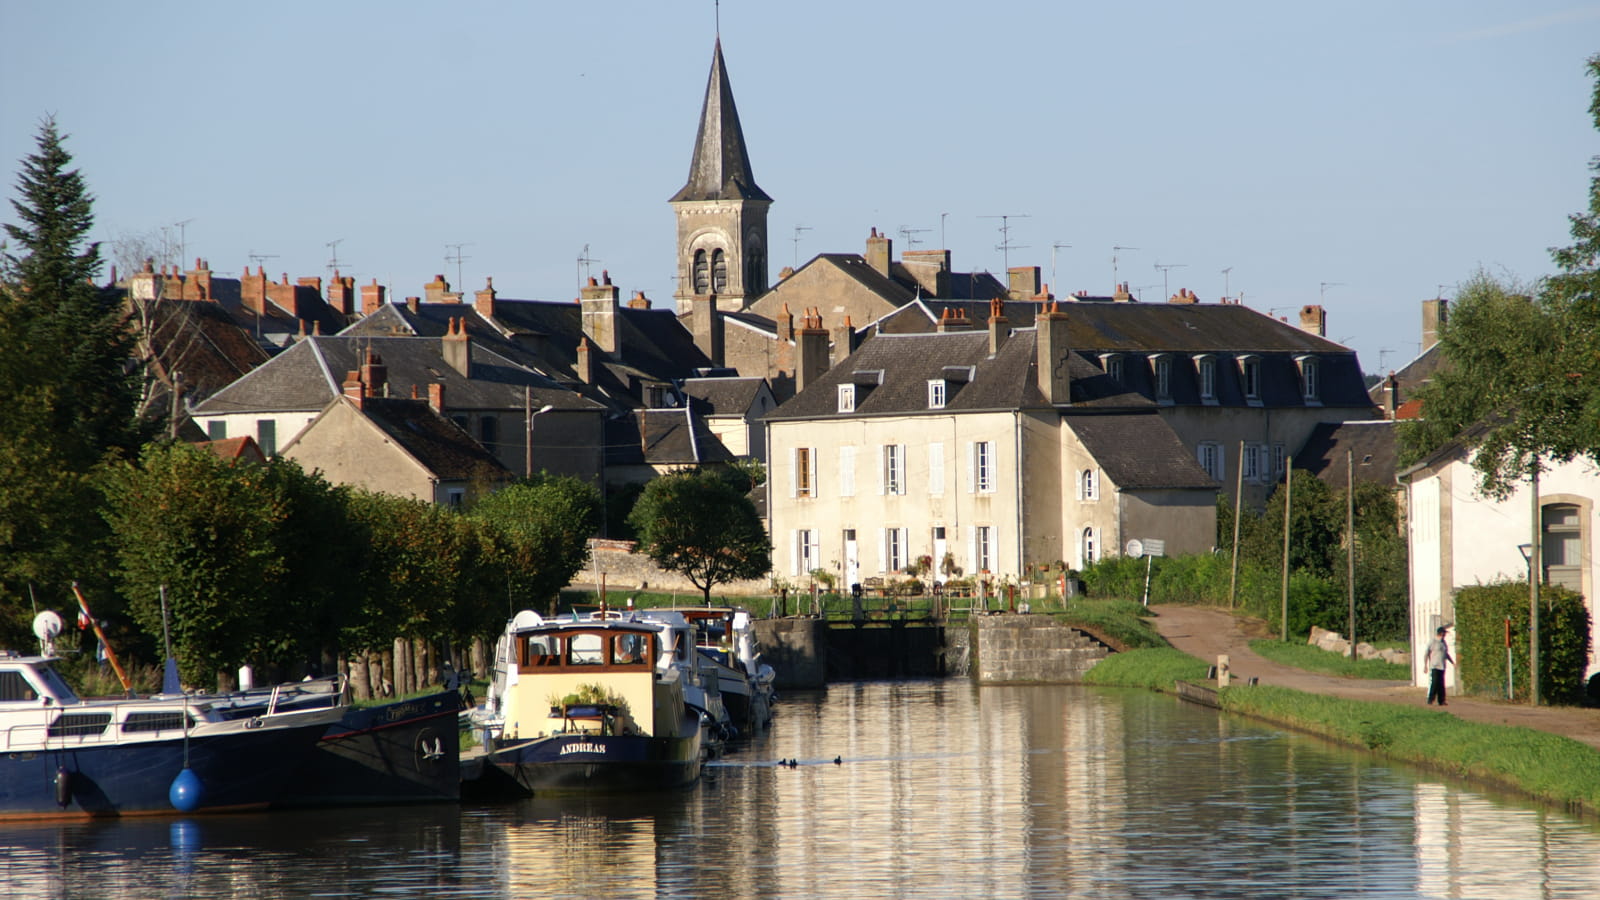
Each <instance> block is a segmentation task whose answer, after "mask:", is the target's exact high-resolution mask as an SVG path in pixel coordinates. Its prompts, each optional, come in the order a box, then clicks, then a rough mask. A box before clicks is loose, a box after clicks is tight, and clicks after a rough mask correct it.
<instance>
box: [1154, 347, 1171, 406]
mask: <svg viewBox="0 0 1600 900" xmlns="http://www.w3.org/2000/svg"><path fill="white" fill-rule="evenodd" d="M1150 368H1151V370H1152V373H1153V374H1154V375H1155V383H1156V399H1157V400H1171V399H1172V357H1170V356H1168V355H1167V354H1165V353H1157V354H1155V355H1154V356H1151V357H1150Z"/></svg>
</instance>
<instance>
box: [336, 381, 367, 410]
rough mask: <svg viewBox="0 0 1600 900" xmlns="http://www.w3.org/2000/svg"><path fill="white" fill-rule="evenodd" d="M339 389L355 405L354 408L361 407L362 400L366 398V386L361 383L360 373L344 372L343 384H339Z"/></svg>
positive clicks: (362, 404)
mask: <svg viewBox="0 0 1600 900" xmlns="http://www.w3.org/2000/svg"><path fill="white" fill-rule="evenodd" d="M340 390H341V391H342V392H343V393H344V396H345V397H346V398H347V399H348V400H349V401H350V402H351V403H354V404H355V405H356V409H361V408H363V406H364V403H363V402H362V401H364V400H365V399H366V396H367V391H366V386H365V385H363V384H362V383H361V373H359V372H347V373H345V376H344V384H342V385H340Z"/></svg>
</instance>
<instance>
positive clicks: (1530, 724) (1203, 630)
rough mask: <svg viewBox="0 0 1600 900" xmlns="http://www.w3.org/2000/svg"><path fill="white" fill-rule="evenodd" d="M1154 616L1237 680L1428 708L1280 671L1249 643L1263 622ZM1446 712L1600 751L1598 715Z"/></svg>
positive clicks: (1492, 703)
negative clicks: (1223, 661)
mask: <svg viewBox="0 0 1600 900" xmlns="http://www.w3.org/2000/svg"><path fill="white" fill-rule="evenodd" d="M1150 611H1151V612H1153V613H1155V626H1156V630H1157V631H1159V632H1160V633H1161V636H1162V637H1164V638H1166V639H1167V641H1168V642H1170V643H1171V644H1172V646H1174V647H1176V648H1178V649H1179V650H1182V651H1183V652H1185V653H1187V654H1189V655H1191V656H1195V657H1198V658H1200V659H1203V660H1205V661H1206V662H1207V663H1214V662H1216V660H1217V656H1218V655H1220V654H1223V653H1226V654H1228V665H1229V668H1230V669H1231V670H1232V672H1233V677H1234V678H1236V679H1237V678H1251V677H1254V678H1258V679H1260V683H1261V684H1271V685H1277V686H1279V687H1286V688H1294V689H1295V690H1297V691H1306V692H1307V693H1312V694H1329V695H1332V696H1336V697H1346V698H1349V699H1351V700H1373V701H1378V702H1382V703H1404V704H1409V705H1412V706H1425V705H1426V701H1427V696H1428V691H1427V689H1426V688H1421V687H1416V686H1413V685H1412V684H1411V682H1409V681H1374V680H1371V679H1363V678H1341V677H1339V676H1337V675H1322V674H1318V673H1316V672H1307V671H1305V670H1303V669H1296V668H1293V667H1291V666H1285V665H1280V664H1278V663H1275V662H1273V661H1271V660H1269V659H1266V658H1265V657H1262V656H1259V655H1257V654H1256V653H1254V652H1252V651H1251V649H1250V641H1252V640H1255V639H1257V638H1265V637H1275V636H1276V635H1275V634H1273V633H1270V632H1268V631H1267V630H1266V628H1265V626H1263V625H1262V624H1261V623H1260V622H1259V621H1257V620H1253V619H1247V618H1242V617H1238V616H1235V615H1233V614H1232V613H1230V612H1229V611H1227V610H1225V609H1216V608H1213V607H1202V606H1166V605H1156V606H1152V607H1150ZM1430 708H1432V707H1430ZM1444 711H1446V712H1450V713H1453V714H1455V715H1457V716H1460V717H1461V718H1463V719H1469V720H1471V721H1474V722H1487V723H1490V724H1494V725H1520V726H1522V727H1524V728H1534V729H1538V730H1540V731H1549V732H1553V733H1555V734H1562V735H1566V736H1567V737H1570V738H1572V739H1573V740H1577V741H1581V742H1583V743H1585V744H1588V745H1589V746H1591V747H1595V748H1600V709H1581V708H1577V707H1569V706H1537V707H1530V706H1526V705H1523V704H1516V703H1507V702H1505V701H1500V700H1487V699H1482V698H1478V697H1463V696H1460V695H1455V694H1452V696H1451V697H1450V703H1449V705H1448V706H1447V707H1445V709H1444Z"/></svg>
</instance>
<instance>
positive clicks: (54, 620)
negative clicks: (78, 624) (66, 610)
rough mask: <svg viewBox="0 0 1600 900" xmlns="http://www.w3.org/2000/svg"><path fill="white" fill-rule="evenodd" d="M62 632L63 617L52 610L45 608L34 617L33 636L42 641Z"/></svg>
mask: <svg viewBox="0 0 1600 900" xmlns="http://www.w3.org/2000/svg"><path fill="white" fill-rule="evenodd" d="M60 633H61V617H60V616H58V615H56V614H55V613H54V612H53V611H51V610H48V609H47V610H45V611H44V612H42V613H39V614H38V615H37V616H34V617H33V636H34V637H36V638H38V639H39V640H41V641H48V640H51V639H53V638H55V636H56V635H58V634H60Z"/></svg>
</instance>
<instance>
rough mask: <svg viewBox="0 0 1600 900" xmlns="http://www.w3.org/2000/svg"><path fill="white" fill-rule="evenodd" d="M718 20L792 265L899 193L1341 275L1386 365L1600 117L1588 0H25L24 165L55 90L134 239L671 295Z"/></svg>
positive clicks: (1405, 356) (1226, 290)
mask: <svg viewBox="0 0 1600 900" xmlns="http://www.w3.org/2000/svg"><path fill="white" fill-rule="evenodd" d="M719 21H720V35H721V40H722V43H723V52H724V56H725V59H726V61H727V66H728V74H729V78H730V80H731V82H732V85H733V90H734V95H735V98H736V101H737V104H738V108H739V114H740V118H741V120H742V122H743V126H744V134H745V139H746V142H747V144H748V146H749V148H750V154H751V159H752V166H753V168H754V171H755V176H756V180H757V182H758V183H759V184H760V186H761V187H762V188H763V189H764V190H765V191H766V192H767V193H768V194H770V195H771V196H772V197H773V198H774V203H773V205H772V208H771V211H770V213H769V241H770V245H771V247H772V252H771V253H770V260H771V263H772V266H773V269H774V271H773V272H772V273H771V274H772V276H773V278H774V279H776V276H777V271H776V270H777V269H778V268H780V267H782V266H785V265H796V264H800V263H804V262H805V261H806V260H808V259H810V258H812V257H813V256H815V255H816V254H818V253H825V252H855V253H860V252H863V250H864V248H865V242H866V238H867V235H868V233H869V232H870V230H871V229H872V228H877V229H879V230H880V231H885V232H888V233H889V234H890V236H891V237H892V238H893V239H894V242H895V253H896V254H897V255H898V254H899V253H900V252H902V251H904V250H906V249H924V250H926V249H935V248H938V247H940V246H941V244H942V245H943V246H944V247H945V248H947V249H949V250H950V251H951V253H952V257H953V262H954V267H955V268H956V269H957V270H958V271H990V272H993V273H995V274H996V275H997V276H1000V277H1002V278H1003V277H1004V275H1003V272H1004V270H1005V269H1006V267H1007V265H1008V264H1009V265H1011V266H1021V265H1037V266H1039V267H1040V268H1041V270H1042V272H1043V279H1044V280H1045V281H1046V282H1048V283H1049V284H1051V286H1052V289H1053V290H1054V291H1055V292H1056V293H1057V294H1058V295H1064V294H1068V293H1072V292H1075V291H1079V290H1087V291H1089V292H1090V293H1093V294H1107V293H1109V292H1110V291H1111V289H1112V286H1113V285H1114V284H1115V283H1116V282H1119V281H1121V282H1127V283H1129V284H1130V285H1131V286H1132V287H1133V289H1134V292H1135V294H1136V295H1138V296H1140V297H1142V298H1143V299H1145V300H1147V301H1159V300H1162V299H1164V298H1165V297H1166V296H1168V295H1170V294H1172V293H1176V292H1177V291H1178V290H1179V289H1180V288H1187V289H1189V290H1192V291H1194V292H1196V293H1197V294H1198V295H1199V296H1200V298H1201V299H1202V300H1203V301H1207V302H1214V301H1216V300H1218V299H1220V298H1222V297H1223V296H1229V297H1234V298H1240V299H1241V300H1242V302H1243V303H1245V304H1246V305H1248V306H1250V307H1252V308H1254V309H1257V310H1260V311H1262V312H1269V313H1271V314H1273V315H1278V316H1286V317H1288V318H1289V319H1290V321H1297V313H1298V310H1299V309H1300V307H1301V306H1302V305H1305V304H1309V303H1322V304H1323V305H1324V306H1325V308H1326V310H1327V318H1328V337H1330V338H1332V339H1334V340H1336V341H1339V342H1340V343H1343V344H1345V345H1347V346H1350V347H1351V348H1353V349H1355V350H1356V351H1357V352H1358V354H1359V356H1360V359H1361V363H1362V366H1363V368H1364V369H1365V370H1366V371H1368V372H1370V373H1378V372H1383V371H1388V370H1392V369H1396V368H1399V367H1400V366H1402V365H1404V364H1405V363H1406V362H1407V361H1409V360H1410V359H1412V358H1413V357H1414V356H1415V355H1416V354H1417V352H1418V349H1419V340H1420V337H1419V331H1420V324H1421V301H1423V300H1426V299H1430V298H1433V297H1436V296H1444V297H1450V296H1451V295H1452V292H1453V290H1454V286H1455V285H1456V284H1458V283H1460V282H1462V281H1465V280H1466V279H1468V278H1469V277H1470V276H1471V275H1472V274H1473V273H1474V272H1476V271H1477V270H1479V269H1480V268H1482V269H1485V270H1488V271H1490V272H1491V273H1494V274H1497V275H1501V276H1504V277H1510V278H1514V279H1518V280H1521V281H1524V282H1531V281H1533V280H1535V279H1537V278H1539V277H1541V276H1544V275H1548V274H1551V273H1552V272H1553V271H1554V269H1553V266H1552V264H1551V262H1550V257H1549V252H1548V251H1549V249H1550V248H1551V247H1556V246H1563V245H1566V244H1568V243H1570V242H1571V239H1570V233H1569V230H1568V229H1569V222H1568V216H1570V215H1572V214H1574V213H1580V212H1584V211H1585V209H1586V203H1587V196H1588V194H1587V191H1588V184H1589V178H1590V174H1591V173H1590V171H1589V169H1588V164H1589V161H1590V159H1591V158H1592V157H1594V156H1596V155H1597V154H1600V134H1597V132H1596V131H1595V128H1594V123H1593V121H1592V120H1591V118H1590V117H1589V114H1588V107H1589V101H1590V96H1591V90H1592V87H1593V85H1592V83H1591V82H1590V80H1589V79H1588V76H1587V73H1586V70H1585V60H1586V59H1587V58H1588V57H1589V56H1590V55H1593V54H1595V53H1600V3H1576V2H1571V0H1568V2H1542V0H1519V2H1516V3H1508V2H1478V0H1449V2H1444V0H1412V2H1400V3H1396V2H1393V0H1388V2H1365V0H1354V2H1341V3H1330V4H1308V3H1284V2H1282V0H1272V2H1226V0H1223V2H1217V3H1207V4H1199V3H1190V2H1156V0H1149V2H1121V3H1093V4H1091V3H1074V2H1061V0H988V2H984V3H972V2H957V0H875V2H874V0H867V2H863V0H852V2H843V0H807V2H804V3H775V2H771V0H726V2H723V3H721V5H720V10H719V9H718V8H717V7H716V6H715V5H714V3H713V2H712V0H612V2H607V3H566V4H553V3H548V2H526V3H509V2H508V3H490V2H472V0H467V2H458V3H449V4H446V3H428V4H423V3H415V2H409V0H385V2H345V0H341V2H335V3H326V2H319V3H312V2H303V0H280V2H275V3H271V4H248V5H247V4H236V3H216V2H177V0H146V2H141V3H117V2H111V0H100V2H79V0H0V34H4V35H6V41H5V46H6V51H5V53H3V54H0V165H4V166H5V167H6V174H7V177H6V181H5V185H4V187H5V190H6V195H7V199H8V200H11V199H15V198H16V196H17V193H16V181H17V173H18V171H19V167H20V161H21V160H22V159H23V158H24V157H25V156H26V155H27V154H29V153H31V152H32V151H33V150H34V148H35V141H36V138H37V135H38V131H39V125H40V123H41V121H43V120H44V118H45V117H47V116H53V117H54V118H55V121H56V122H57V125H58V127H59V128H60V130H61V131H62V132H63V133H65V134H66V135H68V136H69V137H68V139H67V142H66V147H67V149H68V151H69V152H71V153H72V154H73V156H74V163H75V165H76V166H77V167H78V168H79V169H80V170H81V171H82V172H83V174H84V177H85V178H86V180H87V182H88V184H89V188H90V190H91V192H92V193H93V195H94V197H95V215H96V224H95V231H94V238H95V239H97V240H102V241H106V242H107V243H108V244H111V245H112V247H115V246H119V243H118V242H121V243H120V246H127V245H128V244H129V243H130V242H132V243H137V242H139V241H141V240H142V241H144V242H145V243H146V244H147V245H149V246H152V247H154V248H157V249H158V250H161V251H162V252H164V253H167V254H169V259H170V261H172V262H177V261H178V260H179V259H180V258H181V259H182V260H183V261H184V265H185V268H187V267H188V266H189V265H192V263H193V261H194V259H195V258H196V257H203V258H205V259H206V260H208V262H209V263H210V266H211V268H212V269H213V270H214V271H215V272H218V273H222V274H227V275H232V276H235V277H236V276H237V275H238V274H239V273H240V272H241V271H242V270H243V269H244V268H245V267H246V266H249V265H253V264H260V265H264V266H265V267H266V270H267V272H268V273H269V274H270V275H272V276H274V277H278V276H280V275H281V274H284V273H287V274H288V275H289V277H290V278H291V279H294V278H298V277H301V276H311V275H322V276H327V275H328V274H330V271H331V269H330V264H331V263H332V262H333V261H334V260H335V259H337V262H338V268H339V269H340V271H341V272H342V273H343V274H346V275H353V276H355V277H356V279H357V281H358V282H359V283H362V284H366V283H370V282H371V281H372V280H373V279H377V281H378V282H379V283H380V284H384V285H387V286H389V288H390V294H391V297H393V298H396V299H398V298H401V297H405V296H408V295H420V294H421V293H422V287H423V285H424V284H425V283H427V282H428V281H429V280H431V279H432V278H433V276H434V275H435V274H443V275H444V276H445V277H446V279H447V280H449V281H450V282H451V283H452V285H454V286H456V287H463V286H464V287H465V288H466V289H467V290H469V291H471V290H476V289H479V288H481V287H483V286H484V284H485V279H486V278H493V280H494V286H495V288H496V290H497V291H498V292H499V295H500V296H502V297H515V298H522V299H541V300H568V299H573V298H575V297H576V296H577V292H578V287H579V285H580V283H581V279H582V278H583V277H584V276H585V275H589V274H592V275H595V276H599V274H600V273H601V271H602V270H604V271H608V272H609V273H610V276H611V278H612V281H613V282H614V283H615V284H617V285H618V286H619V287H620V288H621V289H622V291H623V292H624V294H623V295H624V296H625V297H626V296H630V295H631V292H633V291H643V292H644V293H645V294H646V295H647V296H649V297H650V298H652V300H654V301H655V302H656V304H657V305H658V306H663V305H670V304H671V302H672V301H671V298H672V294H673V292H674V288H675V285H674V283H673V282H674V278H675V271H676V270H675V261H674V255H675V247H674V242H675V235H676V232H675V224H674V219H673V214H672V209H671V207H670V206H669V205H668V203H667V201H668V198H670V197H671V196H672V194H673V193H675V192H676V191H677V190H678V189H679V188H680V187H682V186H683V184H684V182H685V180H686V179H687V176H688V168H689V159H690V154H691V152H692V149H693V143H694V137H695V129H696V126H697V124H698V120H699V114H700V104H701V100H702V99H703V96H704V92H705V85H706V76H707V74H708V72H709V69H710V64H711V58H712V49H713V45H714V41H715V40H716V38H717V35H718V31H719ZM16 220H17V219H16V216H15V214H14V212H13V210H12V209H11V207H10V205H9V204H7V205H5V206H4V207H0V221H5V222H15V221H16ZM1002 228H1004V229H1005V231H1004V232H1002V230H1001V229H1002ZM1118 248H1122V249H1118ZM114 255H115V254H114V252H113V250H112V248H109V247H108V250H107V257H108V259H110V258H113V257H114ZM585 260H588V261H589V262H587V263H586V262H585Z"/></svg>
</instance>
